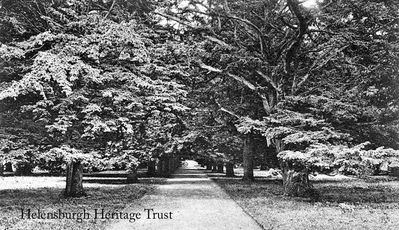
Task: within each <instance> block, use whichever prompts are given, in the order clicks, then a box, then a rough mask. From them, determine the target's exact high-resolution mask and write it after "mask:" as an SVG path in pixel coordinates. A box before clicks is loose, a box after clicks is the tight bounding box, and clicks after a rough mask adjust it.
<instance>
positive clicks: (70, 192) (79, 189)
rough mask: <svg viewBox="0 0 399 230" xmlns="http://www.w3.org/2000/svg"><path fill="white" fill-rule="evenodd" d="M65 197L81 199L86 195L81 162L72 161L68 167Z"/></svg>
mask: <svg viewBox="0 0 399 230" xmlns="http://www.w3.org/2000/svg"><path fill="white" fill-rule="evenodd" d="M64 195H65V196H66V197H80V196H85V195H86V193H85V192H84V189H83V166H82V164H81V162H80V161H71V162H69V163H68V165H67V174H66V188H65V192H64Z"/></svg>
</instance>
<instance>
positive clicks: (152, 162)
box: [147, 160, 156, 176]
mask: <svg viewBox="0 0 399 230" xmlns="http://www.w3.org/2000/svg"><path fill="white" fill-rule="evenodd" d="M155 165H156V162H155V160H150V161H148V170H147V176H155V174H156V169H155V168H156V167H155Z"/></svg>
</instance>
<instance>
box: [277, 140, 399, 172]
mask: <svg viewBox="0 0 399 230" xmlns="http://www.w3.org/2000/svg"><path fill="white" fill-rule="evenodd" d="M369 144H370V143H367V142H365V143H362V144H360V145H357V146H354V147H347V146H343V145H325V144H317V145H311V146H310V147H308V148H307V149H305V150H304V151H302V152H295V151H290V150H286V151H282V152H280V153H279V154H278V157H279V159H280V161H281V164H283V165H284V166H285V167H288V168H291V169H295V170H297V171H307V172H333V171H338V172H341V173H345V174H354V175H364V174H365V170H370V173H371V175H375V174H377V173H380V172H381V167H382V166H383V165H386V166H388V165H391V164H396V163H398V162H399V151H398V150H393V149H391V148H383V147H380V148H377V149H369V150H367V149H365V148H366V146H367V145H369ZM387 170H388V168H386V169H385V171H387Z"/></svg>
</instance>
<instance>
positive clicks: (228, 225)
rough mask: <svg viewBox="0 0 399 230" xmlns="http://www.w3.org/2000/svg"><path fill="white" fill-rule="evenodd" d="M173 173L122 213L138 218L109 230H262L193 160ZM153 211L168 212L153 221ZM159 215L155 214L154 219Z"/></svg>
mask: <svg viewBox="0 0 399 230" xmlns="http://www.w3.org/2000/svg"><path fill="white" fill-rule="evenodd" d="M187 163H188V164H187V165H185V167H183V168H181V169H179V170H177V171H176V173H175V174H174V175H173V177H172V178H170V179H168V180H167V182H166V184H164V185H160V186H159V189H157V190H156V191H155V192H154V193H153V194H149V195H146V196H144V197H143V198H142V199H140V200H138V201H137V202H135V203H132V204H129V205H128V207H127V208H126V209H125V210H123V212H125V213H132V212H140V213H141V219H138V220H136V221H135V222H134V223H130V222H129V221H128V220H121V221H119V222H117V223H114V224H112V225H110V226H109V228H108V229H113V230H124V229H139V230H143V229H154V230H155V229H157V230H158V229H160V230H163V229H170V230H172V229H173V230H195V229H198V230H208V229H215V230H216V229H217V230H223V229H228V230H234V229H246V230H252V229H253V230H258V229H262V228H261V227H259V225H258V224H257V223H256V222H255V221H254V220H253V219H252V218H251V217H250V216H248V215H247V214H246V213H245V212H244V211H243V210H242V209H241V208H240V207H239V206H238V205H237V204H236V203H235V202H234V201H233V200H232V199H230V198H229V196H228V195H227V194H226V193H225V192H224V191H223V190H222V189H221V188H220V187H219V186H217V185H216V184H215V182H213V181H212V180H211V179H209V178H208V177H207V176H206V174H205V172H204V170H201V169H198V168H197V166H196V164H195V162H194V161H187ZM144 209H154V212H159V213H167V215H168V216H170V212H172V214H171V217H172V219H170V218H167V219H165V218H166V215H162V216H163V217H164V219H153V214H152V213H150V218H151V219H147V218H148V212H149V211H145V210H144ZM157 216H158V214H155V217H157ZM160 216H161V215H160Z"/></svg>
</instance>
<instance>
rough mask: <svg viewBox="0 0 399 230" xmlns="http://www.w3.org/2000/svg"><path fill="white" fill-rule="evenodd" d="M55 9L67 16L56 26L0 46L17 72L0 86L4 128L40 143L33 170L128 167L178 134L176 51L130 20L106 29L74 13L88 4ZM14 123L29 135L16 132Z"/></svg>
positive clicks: (100, 19) (102, 22)
mask: <svg viewBox="0 0 399 230" xmlns="http://www.w3.org/2000/svg"><path fill="white" fill-rule="evenodd" d="M46 4H47V3H46ZM63 4H64V3H62V4H61V5H62V6H61V5H58V6H57V7H58V8H57V10H58V11H62V14H63V15H64V14H70V15H71V17H68V19H65V20H64V21H63V24H62V26H61V25H60V26H59V27H57V29H51V30H47V31H43V32H42V30H40V31H37V34H36V35H34V36H32V37H30V38H28V39H25V40H22V41H18V42H8V43H7V44H2V45H1V49H0V59H1V64H2V65H3V66H6V67H7V68H9V69H17V70H18V69H20V70H21V71H19V72H5V73H4V74H5V76H6V78H3V79H4V80H2V82H1V88H0V89H2V91H1V93H0V100H1V106H2V108H4V109H2V116H3V117H4V118H6V119H7V120H8V121H10V122H9V123H8V124H4V125H6V126H10V127H18V128H20V129H21V130H25V132H28V133H32V135H34V134H36V135H38V136H41V137H42V139H41V140H37V141H36V142H35V143H34V145H35V146H40V148H41V151H42V153H43V152H45V153H44V154H43V155H41V156H40V161H41V162H42V165H43V164H50V163H51V162H52V163H54V164H58V165H59V163H61V162H63V161H65V160H71V159H79V160H82V159H81V158H80V157H79V156H80V155H81V154H89V155H90V156H93V157H101V158H102V160H103V161H110V160H112V159H114V160H115V159H116V160H117V161H120V162H125V165H127V167H136V166H137V165H138V164H139V163H140V162H143V161H145V160H147V159H148V158H149V157H151V154H156V153H155V152H156V151H155V149H156V148H157V147H156V146H157V145H158V144H161V147H162V145H165V143H167V142H168V141H170V140H171V139H172V137H173V136H174V135H178V134H179V132H181V130H182V128H181V127H180V126H181V119H180V118H179V116H181V115H182V114H184V113H185V112H186V111H187V110H188V108H187V107H186V106H184V105H183V104H182V102H183V101H184V98H185V96H186V90H185V89H184V86H183V85H182V84H180V83H178V81H179V78H180V79H181V78H184V77H185V76H186V73H185V72H186V71H187V68H186V67H185V66H184V64H183V65H182V63H179V62H180V60H179V55H180V54H179V53H178V50H175V47H177V43H176V41H174V40H169V41H167V42H166V41H164V40H163V39H162V38H161V37H160V36H159V34H158V32H157V30H156V28H152V27H149V26H148V25H145V24H144V23H142V22H140V21H138V20H140V19H128V20H127V21H125V20H122V18H120V20H110V19H108V18H107V16H108V14H109V13H108V14H107V15H103V14H102V13H101V12H94V11H90V13H89V12H88V11H86V10H82V8H80V7H81V6H88V7H92V5H90V4H88V3H85V2H79V1H76V2H72V3H71V4H70V5H69V6H68V7H67V8H66V9H65V8H63V7H66V6H65V5H63ZM85 4H86V5H85ZM43 7H48V8H46V10H49V11H51V10H52V9H53V7H55V6H53V5H51V6H50V5H43ZM118 7H120V6H118ZM112 9H113V8H112ZM112 9H111V8H110V10H112ZM118 9H119V10H120V8H118ZM58 11H57V12H58ZM117 12H120V11H117ZM126 13H127V12H126ZM57 15H58V14H57ZM117 15H118V14H117V13H116V16H117ZM52 16H54V15H52ZM58 16H60V15H58ZM114 16H115V15H113V17H114ZM54 17H55V16H54ZM54 19H57V20H58V18H56V17H55V18H54ZM180 47H181V46H180ZM21 117H23V118H24V120H25V121H26V123H29V124H33V123H35V124H37V126H38V129H37V130H26V127H23V126H22V125H19V124H18V123H19V121H18V120H19V118H21ZM179 127H180V128H179ZM3 131H4V136H5V137H6V138H8V139H10V138H11V136H10V134H11V133H10V131H9V129H3ZM15 136H16V137H19V135H18V134H15ZM27 142H28V143H31V142H32V140H27ZM159 152H162V148H161V150H158V152H157V154H158V155H159V154H160V153H159ZM70 156H75V157H73V158H71V157H70ZM43 161H44V162H43ZM57 167H60V166H57Z"/></svg>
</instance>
